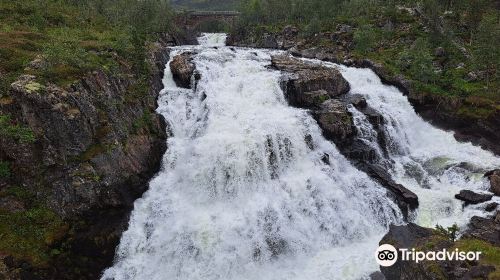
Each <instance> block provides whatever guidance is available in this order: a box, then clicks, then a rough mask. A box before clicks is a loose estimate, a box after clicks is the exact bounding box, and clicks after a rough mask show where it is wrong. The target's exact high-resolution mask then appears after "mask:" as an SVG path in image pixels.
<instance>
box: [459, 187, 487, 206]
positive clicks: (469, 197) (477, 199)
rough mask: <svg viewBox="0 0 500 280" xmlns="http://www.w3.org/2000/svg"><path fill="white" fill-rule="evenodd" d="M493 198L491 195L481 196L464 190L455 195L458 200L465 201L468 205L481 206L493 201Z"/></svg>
mask: <svg viewBox="0 0 500 280" xmlns="http://www.w3.org/2000/svg"><path fill="white" fill-rule="evenodd" d="M492 197H493V196H492V195H489V194H479V193H475V192H473V191H470V190H462V191H460V193H459V194H457V195H455V198H456V199H459V200H462V201H465V203H466V205H467V204H479V203H483V202H486V201H488V200H491V198H492Z"/></svg>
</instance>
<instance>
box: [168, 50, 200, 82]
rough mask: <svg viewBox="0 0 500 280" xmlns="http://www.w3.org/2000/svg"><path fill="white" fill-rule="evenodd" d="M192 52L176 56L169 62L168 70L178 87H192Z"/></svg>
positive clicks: (193, 68) (193, 66)
mask: <svg viewBox="0 0 500 280" xmlns="http://www.w3.org/2000/svg"><path fill="white" fill-rule="evenodd" d="M193 54H194V53H192V52H184V53H181V54H179V55H176V56H175V57H174V58H173V59H172V61H171V62H170V70H171V71H172V76H173V78H174V81H175V83H176V84H177V86H179V87H183V88H188V89H190V88H191V87H192V80H191V79H192V77H193V74H194V72H195V70H196V67H195V65H194V63H193V62H192V55H193Z"/></svg>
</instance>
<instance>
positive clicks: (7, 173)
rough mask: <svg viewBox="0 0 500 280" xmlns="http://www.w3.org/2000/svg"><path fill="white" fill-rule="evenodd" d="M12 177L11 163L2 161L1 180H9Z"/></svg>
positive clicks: (0, 168) (0, 162) (0, 165)
mask: <svg viewBox="0 0 500 280" xmlns="http://www.w3.org/2000/svg"><path fill="white" fill-rule="evenodd" d="M9 176H10V166H9V162H7V161H3V160H0V178H8V177H9Z"/></svg>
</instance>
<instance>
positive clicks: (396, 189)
mask: <svg viewBox="0 0 500 280" xmlns="http://www.w3.org/2000/svg"><path fill="white" fill-rule="evenodd" d="M365 170H366V172H367V174H368V175H370V177H372V178H374V179H375V180H377V181H378V182H379V183H380V184H381V185H382V186H384V187H386V188H387V189H388V190H389V191H391V192H392V193H393V194H395V195H396V197H397V199H398V200H400V201H403V202H405V203H407V204H408V206H409V207H410V208H411V209H415V208H417V207H418V196H417V195H416V194H415V193H413V192H412V191H410V190H409V189H407V188H405V187H404V186H403V185H401V184H397V183H396V182H394V181H393V180H392V179H391V177H390V176H389V174H387V172H386V171H385V169H384V168H383V167H382V166H379V165H375V164H372V165H369V166H367V167H366V168H365Z"/></svg>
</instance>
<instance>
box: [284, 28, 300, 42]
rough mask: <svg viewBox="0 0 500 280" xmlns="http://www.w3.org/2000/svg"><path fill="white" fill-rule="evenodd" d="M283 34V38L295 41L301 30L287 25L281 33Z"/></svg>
mask: <svg viewBox="0 0 500 280" xmlns="http://www.w3.org/2000/svg"><path fill="white" fill-rule="evenodd" d="M281 33H282V34H283V37H284V38H285V39H287V40H290V39H294V38H295V37H297V35H298V34H299V29H297V27H295V26H293V25H287V26H285V28H283V31H282V32H281Z"/></svg>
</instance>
